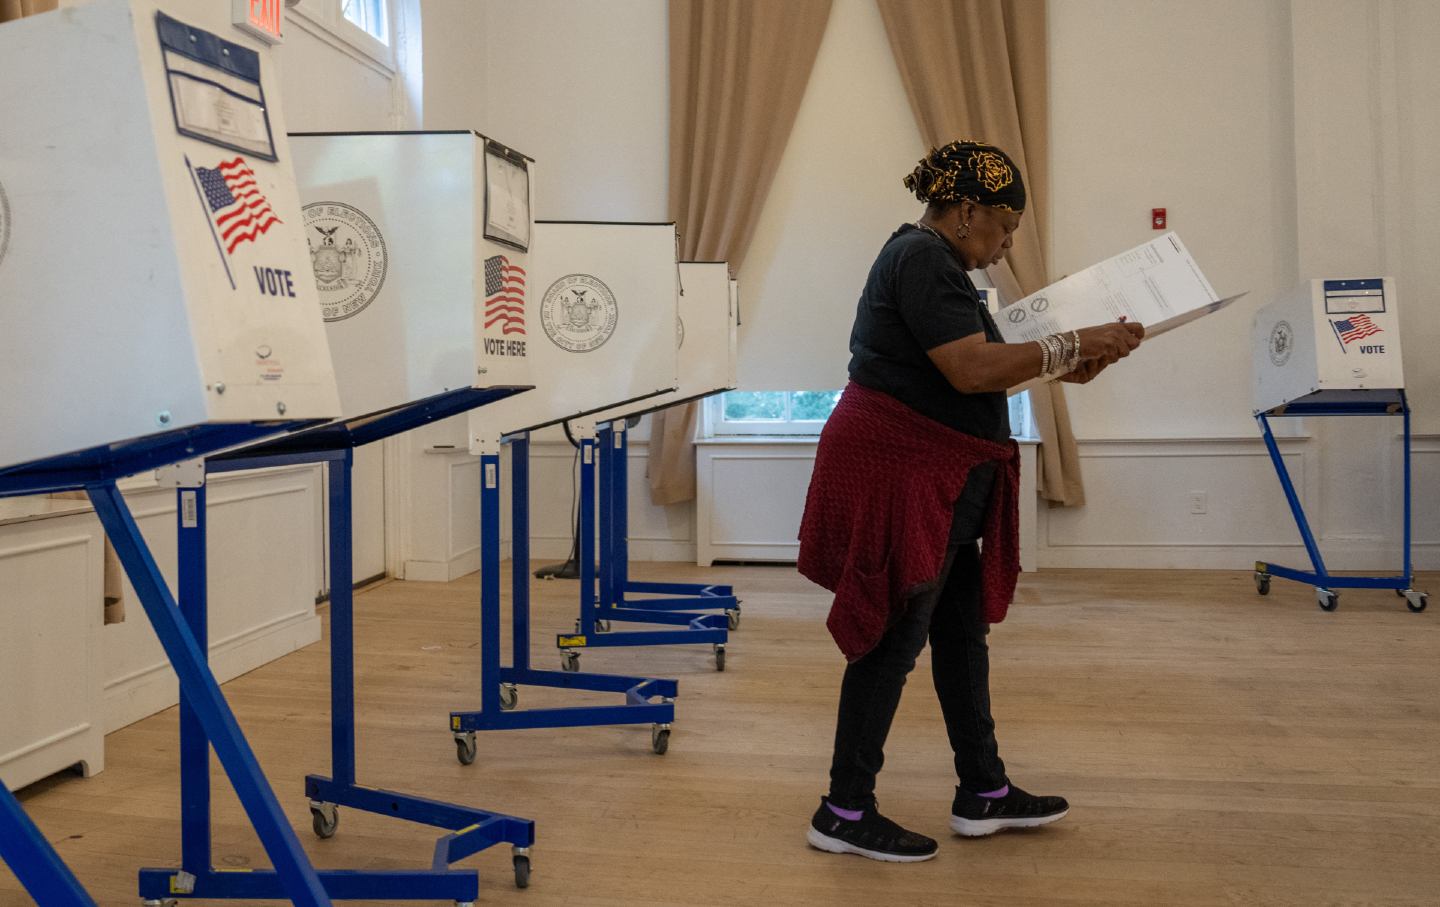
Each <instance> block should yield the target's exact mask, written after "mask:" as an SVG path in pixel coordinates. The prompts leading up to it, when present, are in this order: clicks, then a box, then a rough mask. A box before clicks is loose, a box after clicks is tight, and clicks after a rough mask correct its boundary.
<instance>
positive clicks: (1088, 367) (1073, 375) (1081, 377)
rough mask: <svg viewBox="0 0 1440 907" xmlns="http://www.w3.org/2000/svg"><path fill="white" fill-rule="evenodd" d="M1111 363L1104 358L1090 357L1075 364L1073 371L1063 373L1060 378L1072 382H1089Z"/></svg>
mask: <svg viewBox="0 0 1440 907" xmlns="http://www.w3.org/2000/svg"><path fill="white" fill-rule="evenodd" d="M1109 364H1110V363H1108V362H1106V361H1105V360H1104V359H1089V360H1087V361H1085V362H1082V363H1080V364H1079V365H1077V366H1075V369H1074V370H1073V371H1071V372H1067V373H1066V374H1064V375H1061V376H1060V380H1061V381H1065V382H1068V383H1070V384H1089V383H1090V382H1091V381H1092V380H1094V378H1095V376H1096V375H1098V374H1100V373H1101V372H1103V371H1105V368H1106V367H1107V366H1108V365H1109Z"/></svg>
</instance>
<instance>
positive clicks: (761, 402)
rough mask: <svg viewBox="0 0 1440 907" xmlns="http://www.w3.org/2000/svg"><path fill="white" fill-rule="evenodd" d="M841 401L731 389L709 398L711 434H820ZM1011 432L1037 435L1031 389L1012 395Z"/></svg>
mask: <svg viewBox="0 0 1440 907" xmlns="http://www.w3.org/2000/svg"><path fill="white" fill-rule="evenodd" d="M839 401H840V391H838V390H831V391H729V392H728V393H724V394H717V395H715V396H713V397H710V398H709V399H708V400H706V401H705V421H706V423H707V426H708V428H707V433H708V434H709V435H711V436H725V435H818V434H820V429H821V428H823V427H824V425H825V420H826V419H828V418H829V417H830V412H831V411H832V410H833V409H835V404H836V403H838V402H839ZM1009 403H1010V431H1011V433H1012V434H1013V435H1014V437H1016V438H1034V437H1035V423H1034V420H1033V419H1032V418H1031V415H1030V392H1029V391H1026V392H1024V393H1020V394H1016V395H1015V396H1013V397H1011V398H1010V401H1009Z"/></svg>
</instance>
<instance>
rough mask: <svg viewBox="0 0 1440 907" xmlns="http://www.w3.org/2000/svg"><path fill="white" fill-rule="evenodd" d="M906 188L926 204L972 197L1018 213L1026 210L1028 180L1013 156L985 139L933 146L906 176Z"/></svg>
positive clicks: (984, 203)
mask: <svg viewBox="0 0 1440 907" xmlns="http://www.w3.org/2000/svg"><path fill="white" fill-rule="evenodd" d="M905 188H906V189H909V190H910V191H911V192H913V193H915V197H916V198H917V199H919V200H920V201H922V202H926V203H927V204H928V203H930V202H940V203H945V202H958V201H960V200H961V199H966V198H968V199H970V200H972V201H975V202H979V203H980V204H982V205H988V206H990V207H992V208H1004V209H1005V210H1006V211H1014V212H1016V213H1017V214H1018V213H1020V212H1021V211H1024V210H1025V181H1024V179H1022V178H1021V176H1020V168H1019V167H1016V166H1015V162H1014V161H1012V160H1010V156H1009V155H1008V154H1006V153H1005V152H1003V151H1001V150H1000V149H999V148H996V147H995V146H994V145H991V144H988V143H986V142H966V141H959V142H951V143H950V144H948V145H946V146H945V147H944V148H932V149H930V153H929V154H927V155H925V157H923V158H921V159H920V163H919V164H917V165H916V167H915V169H914V171H912V172H911V173H910V175H909V176H907V177H905Z"/></svg>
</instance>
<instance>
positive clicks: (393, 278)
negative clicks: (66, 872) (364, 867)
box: [142, 131, 535, 901]
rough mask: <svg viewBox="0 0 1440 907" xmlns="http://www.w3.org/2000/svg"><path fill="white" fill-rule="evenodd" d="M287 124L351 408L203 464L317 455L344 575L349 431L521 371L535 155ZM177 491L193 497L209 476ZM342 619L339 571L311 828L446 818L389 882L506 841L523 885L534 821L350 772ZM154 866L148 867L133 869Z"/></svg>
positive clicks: (522, 382)
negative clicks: (349, 816) (322, 764)
mask: <svg viewBox="0 0 1440 907" xmlns="http://www.w3.org/2000/svg"><path fill="white" fill-rule="evenodd" d="M291 141H292V143H293V148H294V155H295V162H296V163H295V170H296V178H297V182H298V184H299V187H300V200H301V202H302V205H303V209H302V210H303V213H304V232H305V243H306V245H305V246H304V247H302V252H303V251H308V261H309V264H310V268H311V270H310V273H309V275H308V276H307V283H308V285H309V287H310V288H311V289H312V290H313V291H314V292H315V293H317V294H318V296H319V299H318V305H317V310H316V312H315V315H316V317H317V318H323V322H324V325H325V331H326V333H327V334H328V336H329V340H330V349H331V354H332V356H333V357H334V360H335V377H336V382H337V384H338V385H339V393H340V401H341V407H342V412H343V413H344V417H343V418H341V419H339V420H336V421H333V422H329V423H326V424H323V425H319V426H315V427H311V428H308V429H306V430H304V431H300V432H296V433H294V434H291V435H287V436H285V437H282V438H278V439H275V440H271V441H266V442H262V443H260V444H257V445H252V446H249V447H243V448H239V449H236V450H231V451H227V452H225V453H223V454H220V455H217V456H214V457H211V458H210V459H209V460H208V461H207V462H206V464H205V469H206V472H207V473H208V474H212V475H213V474H215V473H217V472H232V471H237V470H246V469H257V468H264V467H273V466H285V465H293V464H297V463H324V464H326V465H327V467H328V468H327V472H326V481H327V494H326V507H327V511H328V518H329V520H328V522H329V529H330V531H329V534H328V536H327V545H328V557H327V561H328V564H329V568H330V575H331V576H333V577H348V576H351V575H353V569H352V559H353V558H352V548H351V545H352V538H353V536H352V531H351V527H352V515H353V514H352V504H351V502H352V500H353V489H352V470H353V462H354V451H355V449H356V448H359V447H363V446H365V445H367V444H373V443H375V442H377V441H381V440H384V439H385V438H389V437H393V436H395V435H398V434H402V433H404V432H407V431H411V430H413V429H416V428H419V427H420V426H423V425H426V424H429V423H431V422H435V421H438V420H440V419H445V418H448V417H451V416H457V415H462V414H465V413H468V412H473V411H475V410H476V409H477V408H480V407H484V406H488V405H491V404H494V403H495V402H496V401H498V400H502V399H505V398H508V397H510V396H512V395H514V394H516V393H518V392H520V391H523V390H526V389H528V387H529V386H530V357H529V356H528V355H527V340H528V338H527V324H529V323H530V321H531V318H532V314H533V313H532V309H533V306H532V305H530V304H529V299H530V293H529V291H528V281H527V277H528V273H527V272H528V270H529V268H530V264H529V258H530V255H531V251H532V249H533V248H534V247H533V246H532V239H533V237H532V232H533V228H534V225H533V220H532V216H531V213H530V211H531V206H530V198H531V191H532V188H533V179H534V161H533V160H531V159H530V158H528V157H526V156H525V155H523V154H520V153H519V152H517V151H514V150H513V149H510V148H508V147H506V146H504V145H502V144H500V143H499V142H497V141H495V140H493V139H489V138H486V137H485V136H482V135H479V134H478V133H475V132H471V131H454V132H395V133H379V134H376V133H353V134H352V133H324V134H317V133H308V134H297V135H293V136H291ZM182 494H184V495H189V496H190V497H191V501H192V504H191V506H192V509H194V510H196V511H197V512H199V513H202V514H203V512H204V507H205V491H204V488H203V486H197V487H195V488H192V489H187V490H185V491H183V492H182ZM181 540H182V551H183V552H201V551H204V550H205V547H206V543H205V529H204V524H203V519H202V520H197V521H196V523H195V525H193V526H187V527H182V529H181ZM485 554H486V555H488V559H487V558H482V565H481V569H482V571H484V572H485V573H487V574H488V573H493V572H495V571H498V569H499V565H500V559H499V551H498V549H496V550H494V551H487V552H485ZM181 569H182V576H189V577H193V578H194V582H195V583H196V584H197V585H199V586H201V587H203V585H204V576H205V563H204V560H203V558H200V557H197V556H194V555H193V554H192V555H191V556H190V557H188V558H187V557H185V556H184V555H183V554H182V563H181ZM494 594H495V595H496V596H497V600H495V601H494V602H492V603H491V604H490V606H491V607H494V608H498V607H499V601H498V590H497V591H496V592H495V593H494ZM482 604H483V603H482ZM353 628H354V596H353V590H352V589H351V587H350V584H349V583H348V582H343V581H337V582H333V583H332V584H331V589H330V637H331V646H330V724H331V726H330V729H329V730H330V734H329V737H330V742H331V771H330V774H328V775H320V774H312V775H307V776H306V777H305V795H306V798H307V800H308V801H309V806H310V814H311V829H312V831H314V833H315V835H316V836H318V837H320V838H330V837H333V836H334V835H335V834H336V833H337V830H338V828H339V817H340V811H341V809H342V808H343V809H347V810H359V811H363V812H373V813H380V814H382V815H386V816H389V817H391V818H396V819H402V820H406V821H410V822H417V823H420V824H425V825H431V826H436V827H439V828H442V829H444V830H445V831H446V833H447V834H446V836H445V839H444V840H442V842H441V844H440V846H439V850H438V851H437V853H441V854H443V856H444V859H443V860H440V861H437V864H436V866H435V867H434V868H431V867H427V868H426V869H424V870H420V871H412V872H390V873H386V874H385V876H386V880H387V882H388V883H390V884H393V885H394V886H395V888H396V889H397V890H401V891H403V894H401V895H396V896H397V897H404V898H407V899H414V900H427V899H442V900H444V899H451V900H462V901H463V900H465V897H464V895H465V893H466V892H468V891H471V890H473V889H474V888H475V885H476V880H475V872H474V870H473V869H448V868H446V867H447V866H448V864H450V863H454V862H457V861H459V860H461V859H463V858H465V857H467V856H469V855H471V854H474V853H476V852H478V851H480V850H483V849H486V848H489V847H493V846H496V845H498V844H509V845H510V847H511V851H512V864H513V868H514V872H515V882H516V885H517V886H518V887H522V888H523V887H526V886H527V885H528V884H529V876H530V848H531V846H532V845H533V843H534V837H535V828H534V823H533V822H532V821H530V820H528V819H521V818H517V817H514V816H507V815H501V814H498V813H494V812H490V811H486V810H480V809H475V808H471V807H466V806H460V805H454V804H448V803H437V802H435V801H433V800H429V799H425V798H421V797H416V796H413V795H410V794H406V793H402V792H398V791H393V790H381V789H377V788H376V787H375V786H373V785H369V784H367V785H361V784H359V783H358V779H357V772H356V750H357V740H356V736H357V735H356V721H355V702H356V683H355V652H354V645H353V639H354V632H353ZM182 737H183V728H182ZM182 774H183V775H185V776H187V777H189V776H190V775H195V776H197V777H195V779H194V780H193V783H192V784H190V785H189V787H190V788H191V789H199V788H201V787H203V785H204V778H203V776H204V774H205V768H204V766H203V764H198V763H197V764H196V765H194V766H189V765H186V764H182ZM192 807H194V808H192ZM184 813H185V815H186V816H187V817H190V816H198V817H199V818H198V819H195V820H194V821H196V822H197V824H198V823H200V822H204V821H208V815H207V813H208V810H207V809H205V804H204V803H203V802H201V803H197V802H196V799H195V798H186V800H185V811H184ZM187 821H189V820H188V819H187ZM457 828H459V829H463V831H461V832H456V831H455V829H457ZM427 856H428V854H427ZM200 862H204V861H200ZM207 865H208V864H207ZM186 869H187V871H190V872H191V873H192V874H197V875H201V874H203V872H208V870H204V871H197V870H196V869H194V868H192V867H190V866H187V867H186ZM232 878H233V877H227V876H224V875H220V876H216V877H215V878H214V879H213V880H210V884H209V885H208V886H207V890H208V891H209V892H210V896H212V897H214V896H220V897H224V896H228V895H229V893H230V892H231V891H233V890H235V886H234V885H233V883H232V882H231V879H232ZM359 878H360V881H359V882H356V886H357V889H359V885H360V884H361V882H367V883H370V884H374V883H375V881H376V877H375V876H374V875H369V874H366V875H361V876H360V877H359ZM150 881H152V880H151V879H149V878H147V877H144V876H142V885H143V883H145V882H150Z"/></svg>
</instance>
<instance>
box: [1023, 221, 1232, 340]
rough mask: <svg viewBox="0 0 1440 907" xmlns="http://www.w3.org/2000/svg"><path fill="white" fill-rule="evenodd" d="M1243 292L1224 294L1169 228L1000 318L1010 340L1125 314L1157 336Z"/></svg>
mask: <svg viewBox="0 0 1440 907" xmlns="http://www.w3.org/2000/svg"><path fill="white" fill-rule="evenodd" d="M1244 295H1245V294H1244V293H1238V294H1236V295H1234V296H1227V297H1226V298H1224V299H1221V298H1220V297H1219V296H1218V295H1216V293H1215V290H1214V288H1213V287H1211V286H1210V281H1208V280H1206V279H1205V275H1204V274H1203V273H1201V271H1200V266H1199V265H1197V264H1196V263H1195V259H1194V258H1192V257H1191V256H1190V252H1189V251H1188V250H1187V249H1186V248H1185V244H1184V243H1182V242H1181V241H1180V237H1179V235H1178V234H1175V233H1166V234H1165V235H1164V236H1161V237H1159V238H1157V239H1152V240H1151V241H1150V242H1147V243H1145V244H1144V245H1143V246H1136V247H1135V248H1133V249H1131V250H1130V251H1128V252H1123V253H1121V254H1119V255H1116V256H1115V257H1114V258H1110V259H1106V260H1105V261H1102V262H1100V263H1099V264H1095V265H1091V266H1090V267H1088V268H1086V269H1085V270H1083V271H1080V272H1079V273H1076V274H1071V275H1070V276H1069V277H1066V278H1064V279H1063V280H1060V281H1058V282H1056V283H1052V284H1051V285H1050V286H1048V287H1046V288H1045V289H1043V290H1041V291H1040V292H1038V293H1031V294H1030V295H1029V296H1026V297H1025V298H1024V299H1021V300H1020V301H1019V302H1016V303H1013V304H1011V305H1008V306H1005V307H1004V308H1002V309H1001V310H1000V314H999V316H998V317H997V318H996V319H995V320H996V323H997V324H998V325H999V327H1000V333H1001V334H1003V335H1004V337H1005V342H1006V343H1024V342H1026V341H1032V340H1039V339H1040V338H1041V337H1044V336H1045V335H1046V334H1055V333H1059V332H1062V331H1073V330H1076V329H1078V328H1083V327H1089V326H1090V325H1092V324H1105V323H1106V322H1110V321H1119V320H1120V319H1121V318H1124V319H1125V320H1126V321H1132V322H1137V323H1139V324H1143V325H1144V326H1145V336H1146V337H1155V336H1156V335H1159V334H1163V333H1165V332H1166V331H1173V330H1174V329H1175V328H1178V327H1180V326H1181V325H1182V324H1189V323H1190V322H1192V321H1195V320H1196V319H1199V318H1202V317H1204V316H1205V315H1209V314H1210V313H1211V312H1218V311H1219V310H1220V309H1223V308H1224V307H1225V306H1227V305H1229V304H1230V303H1232V302H1234V301H1235V300H1237V299H1239V298H1240V297H1241V296H1244Z"/></svg>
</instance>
